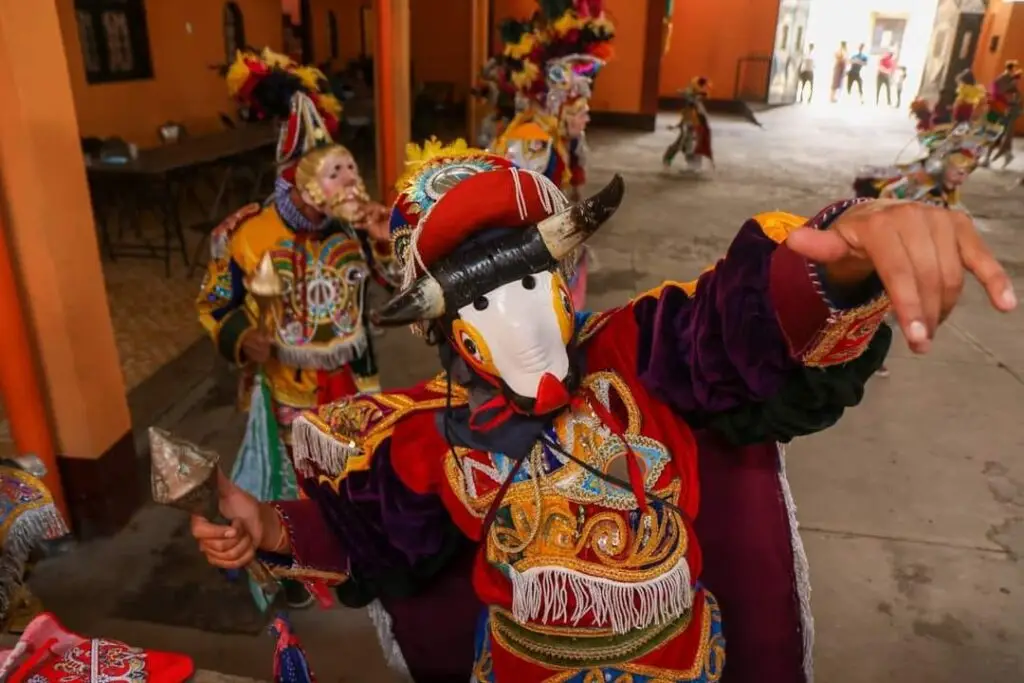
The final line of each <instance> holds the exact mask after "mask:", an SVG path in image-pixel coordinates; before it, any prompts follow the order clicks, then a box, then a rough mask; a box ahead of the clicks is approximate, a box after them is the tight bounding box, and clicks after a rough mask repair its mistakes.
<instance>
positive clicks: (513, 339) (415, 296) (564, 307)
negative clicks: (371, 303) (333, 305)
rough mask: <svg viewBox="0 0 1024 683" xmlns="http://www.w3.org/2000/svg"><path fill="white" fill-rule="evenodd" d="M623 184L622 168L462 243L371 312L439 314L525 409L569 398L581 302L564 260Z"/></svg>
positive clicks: (382, 315) (549, 407) (406, 316)
mask: <svg viewBox="0 0 1024 683" xmlns="http://www.w3.org/2000/svg"><path fill="white" fill-rule="evenodd" d="M624 191H625V184H624V182H623V180H622V178H621V177H620V176H618V175H616V176H615V177H614V178H613V179H612V180H611V182H610V183H609V184H608V185H607V186H606V187H604V188H603V189H601V190H600V191H599V192H597V193H596V194H595V195H593V196H592V197H589V198H587V199H585V200H583V201H582V202H580V203H578V204H576V205H574V206H571V207H569V208H568V209H566V210H564V211H562V212H560V213H557V214H555V215H553V216H551V217H549V218H547V219H545V220H543V221H541V222H539V223H537V224H536V225H531V226H527V227H525V228H510V229H505V230H501V231H500V233H497V234H496V236H495V237H494V238H493V239H489V240H487V241H486V242H481V243H478V244H469V245H466V247H467V248H465V249H459V250H456V251H455V252H454V253H452V254H450V255H449V256H448V257H446V258H444V259H442V260H441V261H440V262H438V263H437V264H435V265H432V266H431V267H430V273H429V274H426V275H423V276H421V277H420V278H419V279H418V280H416V281H415V282H414V283H413V284H412V285H411V286H409V287H408V288H406V289H405V290H404V291H402V292H401V293H399V294H398V295H396V296H395V297H394V298H393V299H392V300H391V301H390V302H389V303H388V304H387V305H385V306H384V307H383V308H382V309H380V310H379V311H375V312H374V313H373V315H372V319H373V320H374V322H375V323H376V324H378V325H381V326H398V325H408V324H412V323H417V322H422V321H436V322H439V323H441V324H442V327H443V328H444V332H445V335H446V336H447V337H448V339H449V341H450V342H451V344H452V346H453V348H454V349H455V350H456V352H457V353H458V354H459V355H460V356H461V357H462V358H463V359H464V360H465V361H466V363H467V365H468V366H469V367H470V368H471V369H472V370H473V371H474V372H475V373H476V374H477V375H479V376H480V377H481V378H483V379H484V380H486V381H487V382H489V383H490V384H492V385H494V386H496V387H499V388H501V389H502V390H504V391H505V392H506V394H510V396H509V398H510V399H511V403H512V405H513V406H514V407H515V408H516V409H517V410H518V411H519V412H524V413H530V414H546V413H549V412H552V411H554V410H556V409H558V408H560V407H562V406H564V405H565V403H566V402H567V401H568V398H569V391H568V389H567V387H566V383H567V381H568V380H569V378H570V375H571V373H572V369H571V364H570V362H569V354H568V352H567V347H568V346H569V345H570V344H571V343H572V340H573V337H574V311H573V307H572V299H571V297H570V295H569V291H568V287H567V285H566V283H565V281H564V279H563V278H562V276H561V275H560V274H559V273H558V267H559V264H560V262H561V260H562V259H563V258H565V257H566V256H568V255H569V254H571V253H573V251H574V250H575V249H576V248H578V247H579V246H581V245H582V244H583V243H584V242H585V241H586V240H587V239H588V238H589V237H590V236H591V235H593V234H594V233H595V232H596V231H597V229H598V228H600V227H601V225H603V224H604V223H605V221H607V220H608V218H610V217H611V216H612V214H614V213H615V211H616V209H618V207H619V204H620V203H621V202H622V197H623V193H624Z"/></svg>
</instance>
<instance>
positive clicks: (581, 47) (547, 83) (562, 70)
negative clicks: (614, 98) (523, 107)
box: [501, 0, 615, 116]
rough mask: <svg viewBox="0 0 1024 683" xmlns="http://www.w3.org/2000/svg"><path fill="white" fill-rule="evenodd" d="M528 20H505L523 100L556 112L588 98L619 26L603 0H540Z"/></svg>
mask: <svg viewBox="0 0 1024 683" xmlns="http://www.w3.org/2000/svg"><path fill="white" fill-rule="evenodd" d="M539 4H540V8H539V10H538V11H537V12H536V13H535V14H534V16H533V17H532V18H531V19H530V20H529V21H517V20H507V21H505V22H504V23H503V24H502V28H501V31H502V39H503V41H504V43H505V47H504V51H503V55H502V56H503V59H504V63H505V68H506V69H507V72H508V80H509V81H511V82H512V83H513V84H514V86H515V87H516V90H517V92H518V94H519V96H520V100H521V101H522V102H524V103H535V104H538V105H540V106H541V107H542V108H543V109H544V110H546V111H547V112H548V113H549V114H552V115H554V116H557V115H558V114H559V112H560V111H561V108H562V107H563V106H564V105H565V104H567V103H568V102H571V101H573V100H577V99H581V98H582V99H589V98H590V93H591V86H592V83H593V80H594V78H596V76H597V74H598V72H599V71H600V70H601V68H602V67H603V66H604V64H605V63H606V62H607V61H608V60H609V59H610V58H611V56H612V46H611V41H612V39H613V38H614V37H615V27H614V26H613V25H612V23H611V21H610V20H609V19H608V17H607V16H606V15H605V13H604V9H603V7H602V0H539Z"/></svg>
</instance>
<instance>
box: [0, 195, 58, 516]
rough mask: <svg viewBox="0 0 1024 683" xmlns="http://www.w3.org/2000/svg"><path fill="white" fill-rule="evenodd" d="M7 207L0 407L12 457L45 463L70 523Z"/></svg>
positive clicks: (1, 220)
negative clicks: (9, 236)
mask: <svg viewBox="0 0 1024 683" xmlns="http://www.w3.org/2000/svg"><path fill="white" fill-rule="evenodd" d="M5 204H6V202H5V201H4V200H3V199H2V198H0V329H3V333H2V334H0V399H2V400H0V402H2V404H3V407H4V411H5V412H6V413H7V420H8V421H9V423H10V425H11V436H13V437H14V446H15V448H16V453H17V454H18V455H24V454H28V453H32V454H35V455H37V456H38V457H39V459H40V460H42V461H43V464H45V465H46V476H45V477H44V478H43V481H44V482H45V483H46V485H47V486H48V487H49V489H50V493H52V494H53V500H54V502H55V503H56V504H57V508H58V509H59V510H60V511H61V514H62V515H64V518H65V519H68V511H67V507H66V506H65V504H64V490H63V488H62V487H61V482H60V472H59V471H58V470H57V452H56V450H55V449H54V447H53V438H52V437H51V435H50V424H49V420H48V419H47V415H46V402H45V401H44V400H43V394H42V392H41V391H40V389H39V387H40V381H39V378H38V377H37V373H36V359H35V356H34V354H33V353H32V346H31V344H30V343H29V335H28V331H27V328H26V323H25V315H24V313H23V312H22V310H21V297H20V295H19V293H18V284H17V280H16V278H15V276H14V268H13V267H12V266H11V254H10V251H8V249H7V228H6V225H5V224H6V220H5V217H4V213H5V211H4V209H3V207H4V205H5Z"/></svg>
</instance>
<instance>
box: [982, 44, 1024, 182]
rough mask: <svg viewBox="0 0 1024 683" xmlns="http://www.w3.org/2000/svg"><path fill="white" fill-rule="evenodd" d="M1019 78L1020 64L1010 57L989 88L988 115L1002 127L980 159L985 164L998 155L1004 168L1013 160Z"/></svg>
mask: <svg viewBox="0 0 1024 683" xmlns="http://www.w3.org/2000/svg"><path fill="white" fill-rule="evenodd" d="M1020 78H1021V68H1020V65H1019V64H1018V62H1017V60H1015V59H1011V60H1009V61H1008V62H1006V68H1005V69H1004V70H1003V73H1001V74H999V77H998V78H996V80H995V81H993V83H992V85H991V87H990V88H989V95H988V102H989V111H988V117H989V120H990V121H993V122H997V123H999V124H1000V125H1001V126H1002V127H1003V133H1002V135H1001V136H1000V138H999V140H998V141H997V142H996V144H995V145H993V146H992V148H991V149H990V150H989V154H988V155H986V157H985V159H984V160H983V161H982V163H983V165H985V166H987V165H988V164H989V163H990V162H992V161H995V160H996V159H998V158H999V157H1002V158H1003V167H1004V168H1005V167H1006V166H1009V165H1010V162H1011V161H1013V130H1014V128H1015V127H1016V125H1017V119H1018V118H1019V117H1020V114H1021V93H1020Z"/></svg>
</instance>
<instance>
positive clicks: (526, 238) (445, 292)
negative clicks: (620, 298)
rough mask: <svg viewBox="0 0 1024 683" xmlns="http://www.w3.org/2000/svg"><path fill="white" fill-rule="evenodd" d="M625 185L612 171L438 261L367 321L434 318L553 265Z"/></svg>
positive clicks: (599, 220)
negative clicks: (528, 221)
mask: <svg viewBox="0 0 1024 683" xmlns="http://www.w3.org/2000/svg"><path fill="white" fill-rule="evenodd" d="M625 189H626V184H625V182H624V181H623V180H622V176H620V175H618V174H616V175H615V177H614V178H612V179H611V182H609V183H608V184H607V185H606V186H605V187H604V188H602V189H601V190H600V191H598V192H597V193H596V194H594V195H593V196H591V197H588V198H587V199H584V200H583V201H581V202H579V203H578V204H575V205H573V206H571V207H569V208H568V209H566V210H565V211H562V212H560V213H557V214H555V215H554V216H551V217H549V218H545V219H544V220H543V221H541V222H540V223H538V224H537V225H533V226H530V227H529V228H527V229H525V230H517V231H510V232H508V233H506V234H503V235H501V236H500V237H498V238H497V239H495V240H492V241H489V242H487V243H486V244H481V245H480V246H479V248H477V249H472V250H464V251H461V252H456V253H454V254H452V255H451V256H449V257H448V258H445V259H442V260H441V261H440V262H439V263H438V264H436V265H434V266H432V267H431V274H430V275H424V276H422V277H420V278H419V279H418V280H416V282H414V283H413V284H412V285H411V286H409V287H408V288H407V289H405V290H403V291H402V292H400V293H399V294H397V295H396V296H395V297H394V298H393V299H391V301H389V302H388V303H387V304H386V305H385V306H384V307H383V308H381V309H379V310H376V311H373V312H372V313H371V315H370V319H371V320H372V321H373V323H374V324H376V325H380V326H381V327H396V326H399V325H409V324H411V323H415V322H419V321H424V320H436V319H438V318H441V317H442V316H444V314H445V313H446V312H449V311H457V310H459V309H460V308H462V307H463V306H467V305H469V304H470V303H472V302H473V301H474V300H476V299H477V298H478V297H479V296H481V295H482V294H485V293H487V292H489V291H491V290H493V289H496V288H498V287H500V286H502V285H504V284H507V283H509V282H515V281H516V280H519V279H521V278H523V277H526V276H527V275H533V274H535V273H542V272H544V271H546V270H551V269H552V268H555V267H556V266H557V265H558V263H559V262H560V261H561V260H562V259H563V258H565V257H566V256H568V255H569V254H570V253H572V251H573V250H574V249H576V248H577V247H579V246H580V245H582V244H583V243H584V242H586V241H587V240H588V239H589V238H590V236H591V235H593V234H594V233H595V232H597V230H598V228H600V227H601V226H602V225H603V224H604V223H605V222H606V221H607V220H608V219H609V218H611V216H612V214H614V213H615V211H616V210H617V209H618V208H619V205H620V204H621V203H622V196H623V194H624V192H625Z"/></svg>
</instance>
